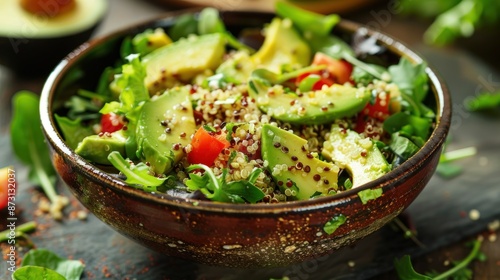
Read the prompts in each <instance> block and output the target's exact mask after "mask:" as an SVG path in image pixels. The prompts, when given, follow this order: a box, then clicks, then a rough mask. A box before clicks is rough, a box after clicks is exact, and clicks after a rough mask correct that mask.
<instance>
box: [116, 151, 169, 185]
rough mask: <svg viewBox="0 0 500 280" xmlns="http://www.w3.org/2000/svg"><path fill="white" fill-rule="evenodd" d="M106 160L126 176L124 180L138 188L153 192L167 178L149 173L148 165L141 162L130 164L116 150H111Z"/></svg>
mask: <svg viewBox="0 0 500 280" xmlns="http://www.w3.org/2000/svg"><path fill="white" fill-rule="evenodd" d="M108 160H109V162H111V164H113V166H114V167H115V168H116V169H118V170H120V172H121V173H123V175H125V176H126V177H127V179H126V180H125V182H127V183H128V184H130V185H132V186H134V187H137V188H139V189H143V190H145V191H148V192H154V191H157V187H159V186H161V185H162V184H163V183H164V182H165V181H166V180H167V178H158V177H155V176H153V175H151V174H149V166H147V165H146V164H145V163H143V162H140V163H138V164H131V163H130V162H129V161H127V160H125V159H124V158H123V157H122V155H121V154H120V153H119V152H117V151H113V152H111V153H110V154H109V155H108Z"/></svg>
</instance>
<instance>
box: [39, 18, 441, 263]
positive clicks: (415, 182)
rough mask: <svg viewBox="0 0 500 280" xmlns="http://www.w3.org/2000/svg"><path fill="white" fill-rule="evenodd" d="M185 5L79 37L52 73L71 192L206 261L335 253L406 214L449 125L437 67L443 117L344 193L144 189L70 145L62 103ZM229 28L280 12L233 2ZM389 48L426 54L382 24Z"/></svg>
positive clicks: (125, 224) (434, 98) (112, 218)
mask: <svg viewBox="0 0 500 280" xmlns="http://www.w3.org/2000/svg"><path fill="white" fill-rule="evenodd" d="M180 14H181V13H180V12H178V13H173V14H169V15H167V16H166V17H164V18H162V19H159V20H153V21H151V22H148V23H146V24H143V25H139V26H134V27H131V28H129V29H126V30H122V31H120V32H116V33H113V34H111V35H109V36H107V37H104V38H100V39H97V40H94V41H91V42H89V43H86V44H84V45H82V46H80V47H79V48H78V49H77V50H75V51H74V52H72V53H71V54H70V55H68V56H67V58H66V59H65V60H64V61H62V62H61V63H60V64H59V66H58V67H57V68H56V69H55V71H54V72H53V73H52V74H51V75H50V77H49V78H48V80H47V82H46V85H45V87H44V89H43V92H42V97H41V104H40V110H41V119H42V125H43V130H44V132H45V135H46V138H47V143H48V145H49V146H50V149H51V154H52V160H53V162H54V165H55V167H56V169H57V172H58V173H59V174H60V176H61V177H62V179H63V180H64V182H66V184H67V185H68V187H69V188H70V190H71V191H72V193H73V194H74V195H75V196H76V197H77V198H78V199H79V200H80V201H81V202H82V203H83V204H84V205H85V206H86V207H87V208H88V209H89V210H90V211H91V212H92V213H94V214H95V215H96V216H97V217H98V218H99V219H101V220H102V221H103V222H105V223H106V224H109V225H110V226H111V227H112V228H114V229H115V230H117V231H118V232H120V233H122V234H123V235H125V236H128V237H130V238H131V239H133V240H135V241H136V242H138V243H140V244H142V245H144V246H147V247H149V248H151V249H153V250H156V251H158V252H161V253H164V254H167V255H172V256H177V257H180V258H184V259H189V260H193V261H196V262H200V263H205V264H210V265H217V266H229V267H265V266H284V265H287V264H291V263H298V262H301V261H304V260H308V259H311V258H315V257H319V256H322V255H326V254H330V253H332V252H334V251H335V250H336V249H338V248H340V247H343V246H346V245H349V244H352V243H353V242H355V241H356V240H359V239H360V238H363V237H364V236H366V235H368V234H370V233H372V232H374V231H376V230H378V229H379V228H380V227H382V226H383V225H385V224H387V223H388V222H389V221H391V220H392V219H393V218H395V217H396V216H397V215H398V214H400V213H401V212H402V211H403V210H404V209H405V208H406V207H407V206H408V205H409V204H410V203H411V202H412V201H413V200H414V199H415V198H416V197H417V195H418V194H419V193H420V192H421V191H422V189H423V188H424V187H425V185H426V184H427V182H428V181H429V179H430V178H431V176H432V175H433V173H434V170H435V168H436V165H437V163H438V160H439V156H440V154H441V150H442V146H443V143H444V141H445V138H446V135H447V132H448V128H449V126H450V119H451V108H450V105H451V103H450V95H449V93H448V90H447V88H446V86H445V85H444V83H443V81H442V80H441V79H440V78H439V77H438V76H437V75H436V73H435V72H434V70H432V69H431V68H427V69H426V71H427V74H428V76H429V80H430V89H431V91H432V93H431V94H429V98H428V103H429V106H432V107H434V108H436V112H437V119H436V126H435V129H434V131H433V132H432V135H431V137H430V139H429V140H428V141H427V143H426V144H425V146H424V147H423V148H422V149H421V150H420V151H419V152H418V153H417V154H416V155H414V156H413V157H412V158H410V159H409V160H408V161H406V162H405V163H403V164H402V165H400V166H399V167H398V168H396V169H395V170H393V171H391V172H389V173H388V174H386V175H384V176H382V177H381V178H379V179H377V180H375V181H372V182H370V183H368V184H365V185H363V186H360V187H358V188H356V189H352V190H349V191H345V192H343V193H340V194H338V195H335V196H328V197H321V198H317V199H313V200H308V201H296V202H289V203H281V204H255V205H241V204H238V205H237V204H225V203H214V202H210V201H197V200H193V199H184V198H179V197H174V196H169V195H154V194H151V193H146V192H143V191H141V190H138V189H135V188H133V187H131V186H129V185H127V184H126V183H125V182H124V181H122V180H120V179H117V177H116V176H112V175H110V174H108V173H106V172H105V171H103V170H102V169H100V168H99V167H97V166H95V165H92V164H91V163H89V162H87V161H86V160H84V159H83V158H81V157H80V156H78V155H76V154H75V152H74V151H73V150H71V149H70V148H69V147H68V146H67V145H66V143H65V142H64V139H63V138H62V136H61V134H60V132H59V131H58V130H57V127H56V123H55V121H54V116H53V113H54V112H55V111H56V110H57V109H58V108H60V107H61V106H62V104H63V103H64V100H67V99H68V98H69V97H70V96H71V95H73V94H75V92H76V90H77V89H78V88H93V87H95V84H96V81H97V78H98V75H100V73H101V70H102V69H103V68H104V67H105V66H107V65H112V64H113V62H114V61H115V60H116V59H117V58H118V56H119V51H118V50H119V46H120V42H121V41H122V39H123V38H124V37H125V36H126V35H129V34H135V33H137V32H139V31H141V30H144V29H146V28H148V27H157V26H169V25H171V24H172V22H174V21H175V19H176V17H177V16H179V15H180ZM222 15H223V18H224V21H225V23H226V25H227V26H228V27H229V29H230V30H235V31H238V30H240V29H241V28H243V27H245V26H259V27H260V26H262V25H263V24H264V23H266V22H269V21H270V19H271V18H272V16H273V15H272V14H267V13H252V12H237V11H231V12H224V13H222ZM359 28H360V26H359V25H357V24H355V23H352V22H348V21H342V22H341V23H340V24H339V25H338V26H337V27H336V28H335V31H334V32H336V33H337V34H338V35H340V36H342V37H347V38H349V37H350V36H352V34H353V32H354V31H356V30H357V29H359ZM368 34H372V35H374V36H376V37H377V38H378V40H379V43H380V44H381V45H382V46H385V47H386V48H387V49H388V51H387V52H386V58H387V59H389V60H390V61H397V60H398V59H399V57H401V56H406V57H408V58H409V59H410V60H413V61H416V62H420V61H422V58H421V57H420V56H418V55H417V54H415V53H414V52H412V51H411V50H409V49H408V48H406V47H405V46H404V45H403V44H401V43H399V42H398V41H396V40H394V39H392V38H390V37H388V36H386V35H384V34H381V33H378V32H375V31H370V30H368ZM375 188H381V189H382V190H383V195H382V196H381V197H379V198H377V199H375V200H370V201H368V203H366V204H363V203H362V202H361V200H360V198H359V197H358V195H357V193H358V191H361V190H365V189H375ZM339 214H343V215H345V216H346V217H347V221H346V222H345V223H344V224H343V225H342V226H340V227H339V228H338V229H337V230H336V231H335V232H334V233H333V234H330V235H329V234H327V233H325V231H324V230H323V227H324V225H325V223H327V222H328V221H329V220H330V219H332V217H335V216H336V215H339Z"/></svg>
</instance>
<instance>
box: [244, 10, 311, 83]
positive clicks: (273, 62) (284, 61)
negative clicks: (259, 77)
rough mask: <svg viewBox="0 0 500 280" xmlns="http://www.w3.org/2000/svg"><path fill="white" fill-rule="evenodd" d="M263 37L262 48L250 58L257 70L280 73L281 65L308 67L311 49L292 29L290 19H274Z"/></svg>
mask: <svg viewBox="0 0 500 280" xmlns="http://www.w3.org/2000/svg"><path fill="white" fill-rule="evenodd" d="M265 35H266V39H265V40H264V43H263V44H262V47H261V48H260V49H259V50H258V51H257V52H256V53H255V54H254V55H253V56H252V60H253V61H254V63H255V65H256V66H257V67H258V68H266V69H267V70H270V71H272V72H275V73H281V67H282V66H283V65H289V66H296V65H298V66H300V67H304V66H306V65H309V63H310V61H311V56H312V55H311V49H310V48H309V45H308V44H307V43H306V42H305V41H304V40H303V39H302V38H301V37H300V35H299V33H298V32H297V31H296V30H295V29H294V28H293V25H292V21H291V20H290V19H280V18H277V17H276V18H274V19H273V20H272V21H271V23H270V24H269V26H268V27H267V29H266V30H265Z"/></svg>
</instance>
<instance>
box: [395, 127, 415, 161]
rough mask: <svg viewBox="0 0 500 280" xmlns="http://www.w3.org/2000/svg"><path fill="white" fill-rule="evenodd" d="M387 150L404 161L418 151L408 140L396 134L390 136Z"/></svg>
mask: <svg viewBox="0 0 500 280" xmlns="http://www.w3.org/2000/svg"><path fill="white" fill-rule="evenodd" d="M389 148H390V149H391V151H392V152H393V153H395V154H396V155H397V156H399V157H400V158H402V159H404V160H407V159H409V158H410V157H411V156H413V155H414V154H415V153H417V152H418V150H419V147H418V146H417V145H415V144H414V143H413V142H412V141H410V139H408V138H406V137H404V136H401V135H399V134H398V133H393V134H392V136H391V143H390V144H389Z"/></svg>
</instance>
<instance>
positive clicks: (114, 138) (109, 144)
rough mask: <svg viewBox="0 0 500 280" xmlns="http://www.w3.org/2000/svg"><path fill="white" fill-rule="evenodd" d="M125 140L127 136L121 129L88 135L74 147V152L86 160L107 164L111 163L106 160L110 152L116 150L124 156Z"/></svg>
mask: <svg viewBox="0 0 500 280" xmlns="http://www.w3.org/2000/svg"><path fill="white" fill-rule="evenodd" d="M126 141H127V136H126V135H125V134H124V131H123V130H118V131H115V132H113V133H104V134H100V135H90V136H87V137H85V138H83V140H82V141H81V142H80V143H79V144H78V146H77V147H76V149H75V152H76V154H78V155H80V156H81V157H83V158H84V159H86V160H88V161H91V162H94V163H97V164H108V165H109V164H111V163H110V162H109V160H108V155H109V154H110V153H111V152H113V151H117V152H119V153H120V154H121V155H122V156H125V154H126V153H125V143H126Z"/></svg>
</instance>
